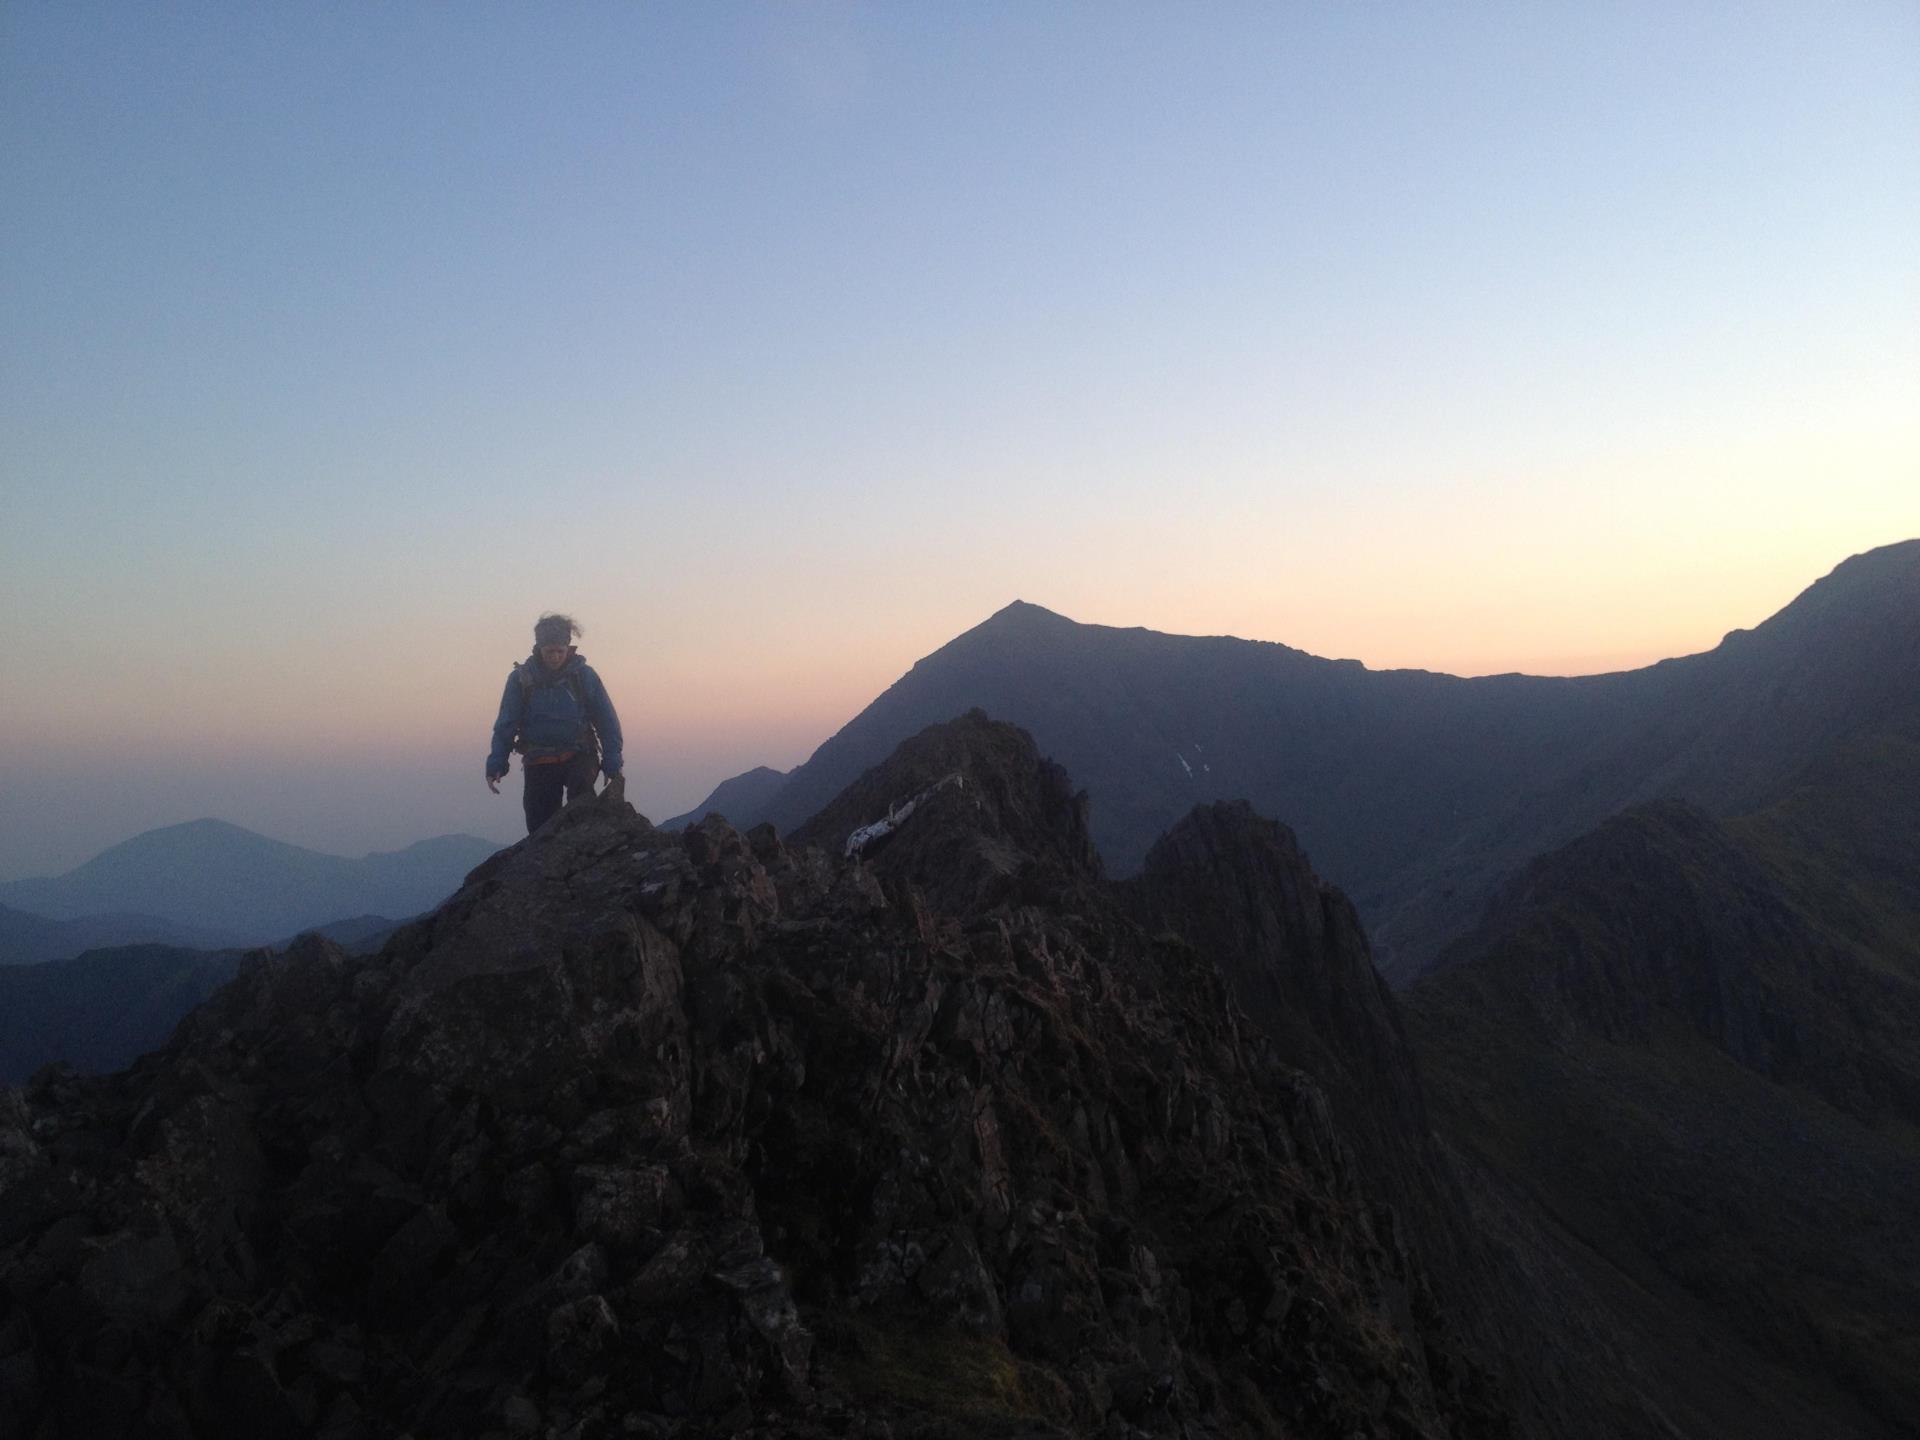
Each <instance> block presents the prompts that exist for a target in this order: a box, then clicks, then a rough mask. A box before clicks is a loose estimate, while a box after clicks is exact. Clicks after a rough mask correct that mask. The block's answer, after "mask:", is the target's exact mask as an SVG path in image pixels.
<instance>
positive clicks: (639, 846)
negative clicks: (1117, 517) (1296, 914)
mask: <svg viewBox="0 0 1920 1440" xmlns="http://www.w3.org/2000/svg"><path fill="white" fill-rule="evenodd" d="M955 774H957V775H958V776H960V783H956V784H952V785H945V786H937V787H935V788H934V789H932V791H931V792H930V793H927V794H926V798H925V799H924V800H923V801H922V802H921V804H920V805H919V806H918V807H917V808H916V810H915V813H914V815H913V817H912V820H911V822H910V823H909V824H907V825H904V826H902V827H901V828H900V829H899V830H897V831H896V832H895V833H894V834H892V835H890V836H888V837H887V838H886V839H885V840H883V841H882V842H880V843H879V844H878V845H876V846H875V847H874V848H873V849H872V850H871V851H869V852H868V854H867V855H866V856H864V857H862V858H859V859H855V860H852V861H842V860H840V859H838V858H837V857H838V854H839V844H840V842H841V841H843V840H844V833H845V832H843V831H841V830H840V827H841V826H842V825H843V824H845V825H846V829H847V830H849V831H850V830H851V829H852V828H855V827H856V826H857V825H859V824H864V823H866V822H870V821H871V820H873V819H875V818H876V817H877V815H878V814H882V813H884V812H885V807H886V804H887V803H890V802H892V801H894V800H898V799H902V798H905V797H908V796H915V795H920V794H922V793H923V792H927V791H928V785H929V783H930V781H932V780H938V779H940V778H942V777H945V776H947V775H955ZM843 800H844V804H840V803H838V802H836V805H835V806H829V807H828V809H827V810H826V811H825V812H823V813H822V815H821V816H820V817H818V818H817V819H816V821H814V822H813V823H812V824H811V825H810V826H809V827H808V829H807V830H806V831H805V832H803V833H801V834H800V835H797V836H796V837H795V842H796V843H784V842H783V841H782V840H781V839H780V838H779V837H778V836H777V835H776V834H775V833H774V832H773V830H772V829H771V828H770V827H766V826H762V827H759V828H757V829H755V830H752V831H750V832H748V833H747V834H745V835H742V834H740V833H738V832H737V831H735V830H734V829H733V828H732V827H731V826H729V825H728V824H727V823H726V822H725V821H724V820H721V819H719V818H717V817H709V818H708V819H706V820H705V821H703V822H702V823H701V824H700V825H698V826H696V827H694V828H692V829H691V830H689V831H687V832H686V833H685V834H683V835H669V834H664V833H662V832H659V831H656V830H654V829H653V827H652V826H650V825H649V824H648V823H647V822H646V821H645V819H644V818H642V817H640V816H637V815H635V814H634V813H633V812H632V811H631V810H630V809H629V808H628V807H627V806H626V805H625V804H624V803H622V802H620V801H617V800H606V799H601V800H597V801H594V802H590V803H587V804H582V805H577V806H574V807H571V808H569V809H568V810H566V811H564V812H563V813H562V814H561V816H560V817H558V818H557V819H556V820H555V821H554V822H553V823H552V824H550V825H549V826H547V827H546V828H544V829H543V830H542V831H541V832H540V833H538V834H537V835H535V836H532V837H530V838H529V839H528V840H527V841H525V842H523V843H522V844H520V845H517V846H515V847H513V848H512V849H511V850H508V851H504V852H502V853H501V854H499V855H497V856H495V857H493V858H492V859H490V860H489V861H487V862H486V863H485V864H483V865H481V866H480V867H479V868H478V869H477V870H475V871H474V872H473V873H472V875H471V876H469V877H468V880H467V882H466V884H465V885H464V886H463V887H462V888H461V890H460V891H459V893H458V894H457V895H456V896H455V897H454V898H453V899H452V900H450V901H449V902H448V903H447V904H446V905H444V906H443V907H441V909H440V910H438V911H437V912H435V913H434V914H433V915H431V916H429V917H427V918H425V919H423V920H420V921H418V922H416V923H413V924H411V925H409V926H407V927H405V928H404V929H402V930H401V931H400V932H399V933H398V934H397V935H396V936H395V937H394V938H393V939H392V940H391V941H390V942H389V943H388V944H387V945H386V947H385V948H384V950H383V951H382V952H381V953H380V954H379V955H377V956H352V955H349V954H346V953H345V952H343V951H342V950H340V949H339V948H338V947H336V946H334V945H333V944H331V943H330V942H328V941H326V940H324V939H319V938H308V939H303V940H302V941H300V942H298V943H296V944H295V945H294V946H293V947H292V948H291V949H289V950H288V951H287V952H286V953H284V954H280V955H273V956H267V957H262V958H257V959H255V960H254V961H252V962H250V963H249V964H248V965H247V966H246V967H245V968H244V969H243V971H242V973H241V974H240V975H239V977H238V978H237V979H236V980H235V981H234V983H233V984H231V985H230V986H229V987H227V988H226V989H225V990H223V991H222V992H221V993H220V994H218V995H217V996H215V997H214V999H213V1000H212V1001H210V1002H209V1003H208V1004H207V1005H206V1006H204V1007H202V1008H201V1009H200V1010H198V1011H196V1012H195V1013H194V1014H193V1015H191V1016H190V1017H189V1018H188V1020H187V1021H186V1022H184V1023H183V1025H182V1026H181V1029H180V1031H179V1032H178V1034H177V1035H176V1036H175V1038H174V1040H173V1042H172V1043H171V1044H170V1045H169V1046H168V1048H167V1049H166V1050H164V1051H162V1052H160V1053H158V1054H155V1055H153V1056H149V1057H147V1058H146V1059H144V1060H142V1061H141V1062H139V1063H138V1064H136V1065H135V1066H134V1067H133V1068H132V1069H130V1070H128V1071H126V1072H123V1073H121V1074H119V1075H115V1076H108V1077H102V1078H98V1079H90V1078H81V1077H77V1076H74V1075H72V1074H71V1073H67V1072H61V1071H49V1072H43V1073H42V1074H41V1075H39V1076H37V1077H36V1078H35V1080H34V1081H33V1082H32V1083H31V1084H30V1085H29V1086H27V1087H26V1088H25V1089H24V1090H16V1091H11V1092H4V1095H3V1097H0V1432H4V1433H6V1434H9V1435H21V1436H29V1437H51V1436H65V1435H82V1434H84V1435H88V1436H100V1437H111V1436H156V1437H158V1436H188V1435H194V1436H226V1435H236V1436H237V1435H246V1436H248V1437H261V1436H275V1435H289V1436H291V1435H318V1436H325V1437H329V1440H353V1437H395V1436H400V1435H411V1436H415V1437H422V1440H424V1437H427V1436H437V1435H462V1436H502V1437H504V1436H515V1435H547V1436H556V1437H577V1440H593V1437H599V1436H616V1435H650V1436H670V1435H671V1436H682V1435H684V1436H703V1435H735V1434H741V1435H764V1436H775V1435H796V1436H826V1435H861V1436H882V1435H886V1436H894V1437H902V1440H904V1437H908V1436H928V1437H931V1436H945V1435H975V1434H999V1435H1007V1436H1015V1435H1032V1436H1040V1435H1065V1434H1088V1435H1103V1436H1114V1437H1123V1436H1139V1435H1181V1436H1187V1437H1210V1436H1234V1435H1254V1434H1287V1435H1300V1436H1330V1437H1331V1436H1339V1437H1342V1440H1346V1437H1352V1436H1381V1437H1385V1436H1393V1437H1413V1436H1428V1437H1440V1436H1469V1435H1472V1436H1483V1435H1484V1436H1499V1435H1505V1434H1510V1433H1515V1432H1514V1427H1513V1423H1512V1418H1511V1415H1510V1413H1509V1412H1508V1410H1507V1408H1506V1405H1505V1402H1504V1401H1503V1400H1502V1399H1501V1397H1500V1396H1499V1394H1498V1393H1496V1391H1495V1389H1494V1387H1493V1385H1492V1383H1491V1382H1490V1380H1489V1379H1488V1377H1487V1376H1486V1375H1485V1374H1484V1373H1483V1372H1482V1371H1481V1370H1480V1369H1478V1368H1477V1367H1476V1366H1475V1365H1473V1364H1472V1363H1471V1362H1470V1361H1469V1360H1468V1359H1467V1357H1466V1355H1465V1353H1464V1352H1463V1350H1462V1348H1461V1345H1460V1343H1459V1341H1458V1339H1457V1337H1456V1335H1455V1334H1454V1332H1453V1331H1452V1330H1451V1329H1450V1327H1449V1325H1448V1323H1447V1321H1446V1320H1445V1319H1444V1317H1443V1316H1442V1314H1441V1313H1440V1310H1439V1308H1438V1307H1437V1305H1436V1304H1435V1301H1434V1297H1433V1292H1432V1287H1431V1286H1430V1284H1429V1282H1428V1279H1427V1277H1426V1276H1425V1275H1424V1273H1423V1271H1422V1268H1421V1265H1420V1263H1419V1261H1418V1260H1417V1259H1416V1258H1415V1256H1414V1255H1413V1254H1412V1253H1411V1251H1410V1250H1409V1248H1408V1246H1407V1244H1406V1242H1405V1240H1404V1238H1403V1235H1402V1232H1401V1229H1400V1228H1399V1227H1398V1226H1396V1225H1395V1224H1394V1223H1393V1217H1392V1214H1391V1212H1390V1211H1389V1210H1387V1209H1386V1208H1385V1207H1383V1206H1382V1205H1381V1204H1379V1203H1378V1201H1377V1199H1376V1198H1375V1197H1373V1196H1370V1195H1369V1193H1368V1192H1367V1190H1366V1189H1365V1184H1364V1180H1363V1166H1362V1164H1361V1163H1360V1162H1358V1161H1357V1160H1356V1158H1355V1155H1354V1152H1353V1151H1351V1150H1350V1149H1349V1147H1348V1145H1347V1143H1346V1142H1345V1141H1344V1140H1343V1138H1342V1135H1341V1133H1340V1124H1339V1121H1338V1119H1337V1118H1336V1104H1335V1103H1334V1102H1332V1101H1330V1099H1329V1094H1328V1092H1327V1091H1326V1090H1325V1089H1323V1088H1322V1086H1321V1085H1320V1084H1319V1083H1317V1082H1316V1080H1315V1079H1314V1078H1313V1077H1311V1076H1310V1075H1308V1074H1306V1073H1305V1072H1303V1071H1301V1070H1299V1069H1297V1068H1295V1067H1294V1066H1293V1065H1291V1064H1289V1063H1287V1061H1286V1059H1285V1057H1284V1055H1283V1052H1282V1049H1281V1047H1279V1046H1278V1045H1276V1043H1275V1041H1274V1040H1273V1039H1272V1038H1271V1037H1270V1036H1269V1034H1268V1033H1267V1032H1266V1031H1265V1030H1264V1029H1263V1028H1262V1027H1260V1026H1258V1025H1255V1024H1252V1023H1250V1022H1249V1021H1248V1020H1247V1018H1246V1015H1245V1012H1244V1011H1243V1009H1242V1008H1241V1005H1240V1003H1239V1002H1238V1001H1237V1000H1236V998H1235V982H1234V981H1233V980H1232V979H1230V978H1229V976H1228V975H1227V974H1225V973H1223V970H1222V968H1221V966H1220V964H1218V963H1216V961H1215V959H1214V958H1213V956H1212V955H1211V954H1210V953H1209V952H1208V950H1207V948H1206V947H1205V944H1204V943H1203V942H1196V940H1195V939H1193V938H1191V937H1187V936H1183V935H1181V934H1179V933H1178V932H1177V931H1174V930H1172V929H1170V928H1168V927H1167V925H1166V924H1165V923H1163V922H1165V920H1166V919H1167V917H1170V916H1174V915H1177V914H1180V913H1183V912H1184V913H1198V912H1199V909H1200V907H1201V906H1209V907H1210V906H1213V905H1214V904H1215V903H1216V898H1217V897H1216V890H1215V888H1214V887H1213V886H1212V884H1211V882H1210V881H1209V879H1208V873H1207V867H1206V866H1203V865H1199V864H1197V863H1196V862H1195V857H1193V856H1189V855H1186V854H1185V853H1183V851H1182V850H1181V849H1180V847H1178V846H1177V845H1176V846H1174V847H1173V848H1171V849H1170V850H1169V851H1168V852H1167V853H1166V854H1165V855H1163V856H1162V863H1160V864H1158V865H1156V866H1155V867H1154V870H1153V885H1154V899H1153V904H1154V906H1157V907H1158V910H1157V911H1156V912H1154V913H1155V914H1157V915H1158V916H1159V918H1158V919H1155V918H1154V916H1153V915H1150V914H1148V913H1146V912H1143V911H1142V910H1141V909H1140V908H1139V902H1138V899H1137V897H1132V898H1130V897H1128V896H1127V895H1125V894H1124V893H1123V892H1122V891H1121V889H1120V888H1119V887H1115V886H1114V885H1112V884H1110V883H1109V882H1108V881H1106V880H1105V878H1104V877H1103V875H1102V873H1101V871H1100V867H1099V862H1098V858H1097V856H1096V855H1095V852H1094V849H1093V845H1092V841H1091V838H1090V834H1089V831H1088V828H1087V814H1086V803H1085V797H1084V795H1076V794H1075V793H1074V792H1073V791H1072V789H1071V786H1070V785H1069V784H1068V782H1067V780H1066V777H1065V775H1064V773H1063V772H1061V771H1060V770H1059V769H1058V768H1057V767H1054V766H1051V765H1049V764H1047V762H1045V761H1043V760H1042V759H1041V758H1040V757H1039V755H1038V753H1037V751H1035V749H1034V747H1033V745H1032V742H1031V741H1030V740H1029V739H1027V737H1026V736H1024V735H1023V734H1021V733H1020V732H1017V731H1014V730H1012V729H1011V728H1010V727H1007V726H1003V725H996V724H993V723H992V722H989V721H987V720H986V719H985V717H984V716H979V715H973V716H969V717H966V718H965V719H963V720H961V721H958V722H954V723H953V724H951V725H947V726H939V727H935V728H934V729H933V730H930V731H928V732H926V733H925V734H923V735H921V736H919V737H916V739H914V740H912V741H909V742H908V743H907V744H906V745H904V746H902V747H901V749H900V751H899V752H898V753H897V754H896V755H895V756H894V757H893V758H892V759H891V760H889V761H888V762H887V763H886V764H884V765H882V766H880V767H878V768H877V769H876V770H874V771H871V772H869V773H868V774H867V775H866V776H864V777H862V778H861V779H860V780H859V781H857V782H856V784H855V785H854V787H852V789H850V790H849V791H848V792H847V794H846V795H845V796H844V797H843ZM849 821H850V822H851V823H848V822H849ZM1237 843H1240V842H1239V841H1237V840H1236V839H1235V838H1234V832H1233V830H1232V828H1231V827H1229V828H1228V829H1227V830H1225V831H1222V832H1221V833H1220V834H1218V835H1216V836H1214V837H1213V842H1212V843H1210V845H1209V846H1208V847H1206V849H1205V851H1204V854H1206V855H1209V856H1212V857H1214V859H1216V860H1217V859H1218V858H1219V856H1220V855H1221V854H1223V853H1228V852H1230V851H1231V849H1232V847H1233V846H1234V845H1235V844H1237ZM1276 853H1279V852H1276ZM1276 865H1277V866H1278V867H1279V868H1278V869H1277V870H1276V869H1275V868H1274V867H1275V866H1276ZM1288 865H1297V866H1298V868H1299V870H1300V871H1302V872H1304V870H1305V862H1304V858H1303V857H1298V856H1297V852H1296V855H1295V856H1294V857H1293V858H1287V857H1285V856H1284V854H1282V855H1281V858H1280V859H1279V860H1275V857H1274V856H1273V855H1266V856H1264V857H1263V859H1262V862H1261V865H1259V866H1247V867H1243V868H1244V869H1245V873H1246V874H1248V875H1258V874H1260V873H1269V874H1279V875H1280V876H1281V878H1282V882H1283V885H1284V886H1285V887H1287V888H1290V889H1291V890H1292V891H1294V892H1297V893H1307V892H1308V891H1309V890H1311V891H1313V892H1314V893H1316V894H1317V893H1320V891H1321V888H1322V887H1319V885H1318V882H1317V881H1313V880H1312V879H1311V876H1310V874H1309V875H1307V876H1306V878H1305V879H1302V878H1300V876H1299V875H1293V876H1291V877H1289V876H1288V874H1287V871H1286V868H1285V867H1286V866H1288ZM1262 867H1265V868H1264V870H1263V868H1262ZM1230 868H1231V867H1230ZM1183 876H1185V877H1187V879H1185V880H1183ZM1186 883H1192V884H1193V885H1195V886H1197V887H1198V892H1199V894H1200V896H1201V897H1203V898H1201V899H1199V900H1196V901H1192V902H1191V903H1188V902H1183V901H1182V900H1181V898H1180V897H1181V895H1182V886H1183V884H1186ZM1244 898H1245V903H1246V904H1247V906H1248V907H1249V913H1255V914H1257V913H1262V912H1263V911H1271V912H1273V913H1276V914H1277V913H1285V912H1286V910H1287V907H1288V905H1290V904H1291V903H1292V902H1291V901H1290V900H1288V899H1286V898H1285V897H1282V898H1279V899H1274V898H1272V897H1263V896H1262V895H1261V894H1260V893H1258V891H1257V890H1256V891H1255V893H1252V894H1250V895H1247V896H1246V897H1244ZM1340 903H1341V904H1344V901H1341V902H1340ZM1336 908H1337V907H1336ZM1348 908H1349V911H1350V907H1348ZM1248 923H1250V924H1252V923H1255V922H1248ZM1336 938H1337V937H1336ZM1284 939H1285V943H1286V944H1287V945H1288V946H1294V947H1304V948H1303V949H1301V950H1300V953H1299V954H1298V955H1297V956H1296V957H1295V958H1296V960H1297V963H1298V964H1299V965H1301V966H1302V967H1305V969H1306V970H1307V971H1309V972H1311V971H1312V969H1313V967H1314V966H1315V964H1316V963H1317V962H1316V958H1315V957H1316V956H1317V955H1318V956H1321V957H1322V958H1323V959H1324V961H1325V963H1327V964H1337V965H1339V966H1342V967H1349V966H1350V965H1351V963H1352V961H1351V955H1350V954H1348V953H1346V951H1345V950H1342V949H1340V948H1339V947H1338V946H1335V947H1334V949H1332V950H1326V949H1324V948H1323V949H1322V950H1320V951H1316V950H1315V949H1314V947H1315V946H1323V945H1324V941H1325V936H1324V935H1321V934H1317V933H1316V932H1314V931H1313V930H1312V929H1311V927H1309V928H1308V929H1305V930H1301V931H1299V932H1298V933H1293V932H1288V933H1287V934H1286V936H1285V937H1284ZM1371 983H1373V984H1375V985H1377V983H1378V982H1377V980H1375V981H1373V982H1371ZM1339 988H1341V990H1342V993H1344V985H1343V986H1342V987H1339ZM1386 1013H1387V1014H1389V1016H1390V1013H1391V1012H1390V1011H1388V1012H1386ZM1367 1023H1372V1022H1371V1021H1369V1022H1367ZM1389 1039H1391V1037H1390V1036H1388V1037H1385V1038H1384V1039H1383V1040H1382V1043H1386V1041H1387V1040H1389Z"/></svg>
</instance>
